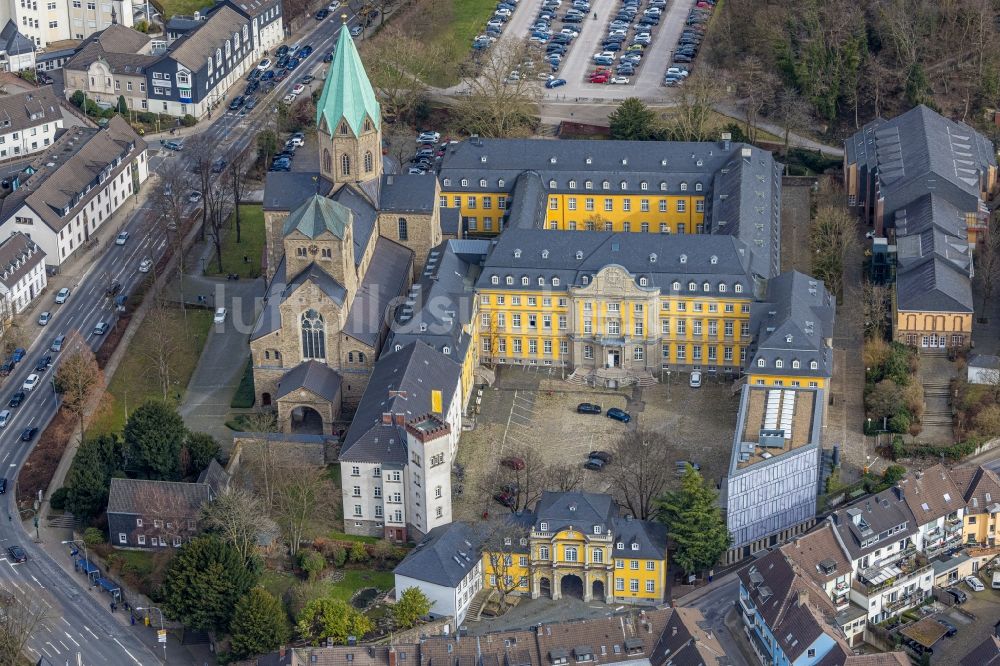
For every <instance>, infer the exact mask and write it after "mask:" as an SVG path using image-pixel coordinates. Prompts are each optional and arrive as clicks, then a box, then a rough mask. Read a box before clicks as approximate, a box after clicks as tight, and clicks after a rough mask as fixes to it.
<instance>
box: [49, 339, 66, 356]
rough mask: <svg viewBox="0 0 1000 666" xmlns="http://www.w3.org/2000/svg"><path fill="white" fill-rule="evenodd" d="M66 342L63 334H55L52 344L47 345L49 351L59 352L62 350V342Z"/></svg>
mask: <svg viewBox="0 0 1000 666" xmlns="http://www.w3.org/2000/svg"><path fill="white" fill-rule="evenodd" d="M64 342H66V336H65V335H57V336H56V339H55V340H53V341H52V346H51V347H49V350H50V351H54V352H57V353H58V352H60V351H62V347H63V343H64Z"/></svg>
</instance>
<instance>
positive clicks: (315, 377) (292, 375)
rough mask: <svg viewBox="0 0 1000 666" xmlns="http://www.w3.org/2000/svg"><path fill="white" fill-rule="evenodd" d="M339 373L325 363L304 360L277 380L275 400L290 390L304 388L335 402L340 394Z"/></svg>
mask: <svg viewBox="0 0 1000 666" xmlns="http://www.w3.org/2000/svg"><path fill="white" fill-rule="evenodd" d="M340 384H341V377H340V374H339V373H338V372H337V371H336V370H334V369H332V368H331V367H330V366H328V365H326V364H325V363H320V362H319V361H313V360H310V361H306V362H304V363H299V364H298V365H297V366H295V367H294V368H292V369H291V370H289V371H288V372H286V373H285V374H284V375H282V377H281V379H280V380H279V381H278V391H277V393H276V394H275V400H280V399H281V398H284V397H285V396H286V395H288V394H289V393H291V392H292V391H297V390H299V389H306V390H308V391H311V392H312V393H313V394H315V395H317V396H319V397H320V398H323V399H324V400H327V401H328V402H336V401H337V400H338V396H339V394H340Z"/></svg>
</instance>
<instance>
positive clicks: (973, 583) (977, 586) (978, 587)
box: [29, 375, 986, 592]
mask: <svg viewBox="0 0 1000 666" xmlns="http://www.w3.org/2000/svg"><path fill="white" fill-rule="evenodd" d="M32 376H34V375H32ZM29 379H30V377H29ZM965 584H966V585H968V586H969V587H970V588H972V591H973V592H982V591H983V590H985V589H986V586H985V585H983V581H981V580H979V578H977V577H976V576H966V577H965Z"/></svg>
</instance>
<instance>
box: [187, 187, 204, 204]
mask: <svg viewBox="0 0 1000 666" xmlns="http://www.w3.org/2000/svg"><path fill="white" fill-rule="evenodd" d="M188 201H190V202H191V203H198V202H199V201H201V192H199V191H198V190H195V191H193V192H192V193H191V194H189V195H188Z"/></svg>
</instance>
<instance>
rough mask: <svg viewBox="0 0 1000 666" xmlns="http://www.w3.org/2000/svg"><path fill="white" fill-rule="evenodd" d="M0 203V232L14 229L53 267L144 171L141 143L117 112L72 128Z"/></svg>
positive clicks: (120, 200) (93, 228)
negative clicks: (103, 123)
mask: <svg viewBox="0 0 1000 666" xmlns="http://www.w3.org/2000/svg"><path fill="white" fill-rule="evenodd" d="M31 171H32V172H31V173H30V175H27V177H25V178H24V179H23V180H22V179H21V178H20V177H18V178H17V179H15V183H14V191H13V192H11V193H10V194H8V195H7V197H6V198H4V200H3V202H2V203H0V237H4V236H8V235H10V234H11V233H13V232H15V231H20V232H22V233H24V234H26V235H28V236H30V237H31V240H32V241H34V242H35V243H36V244H37V245H38V246H39V247H40V248H41V249H42V250H43V251H44V252H45V257H46V264H47V265H50V266H59V265H60V264H62V262H63V261H65V260H66V258H67V257H69V256H70V255H71V254H72V253H73V252H75V251H76V250H77V249H79V248H80V247H81V246H83V245H84V244H85V243H87V242H88V241H89V240H90V237H91V234H93V233H94V232H95V231H96V230H97V229H98V228H99V227H100V226H101V225H102V224H104V223H105V222H106V221H107V220H108V219H110V218H111V216H112V215H113V214H114V212H115V211H116V210H118V209H119V208H121V207H122V206H123V205H125V203H126V202H127V201H128V199H129V197H130V196H132V195H133V194H135V192H136V190H137V188H138V187H139V185H140V184H141V183H143V182H144V181H145V180H146V177H147V176H148V164H147V161H146V142H145V141H143V140H142V139H141V138H139V136H138V135H137V134H136V133H135V131H133V129H132V128H131V127H130V126H129V124H128V122H127V121H126V120H125V119H123V118H122V117H121V116H115V117H114V118H112V119H111V121H110V122H109V123H108V125H107V127H105V128H103V129H91V128H86V127H73V128H71V129H69V130H67V131H66V132H64V133H63V134H62V136H60V137H59V139H57V140H56V142H55V143H54V144H53V145H52V148H50V149H49V150H48V151H47V152H46V154H45V155H43V156H41V157H39V158H37V159H36V161H35V162H34V163H33V164H32V166H31Z"/></svg>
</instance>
